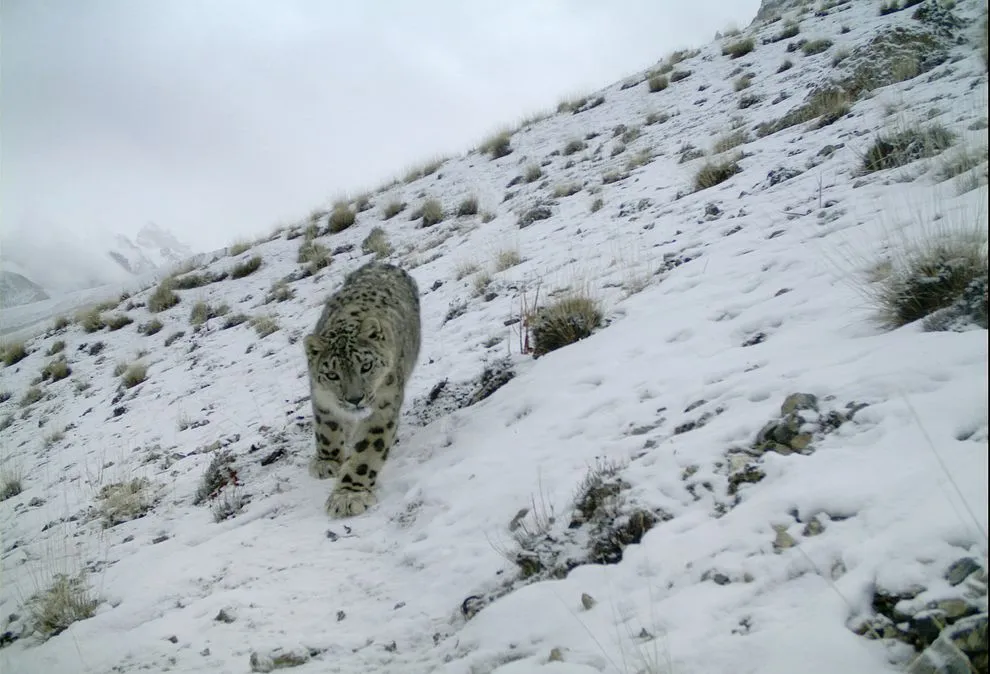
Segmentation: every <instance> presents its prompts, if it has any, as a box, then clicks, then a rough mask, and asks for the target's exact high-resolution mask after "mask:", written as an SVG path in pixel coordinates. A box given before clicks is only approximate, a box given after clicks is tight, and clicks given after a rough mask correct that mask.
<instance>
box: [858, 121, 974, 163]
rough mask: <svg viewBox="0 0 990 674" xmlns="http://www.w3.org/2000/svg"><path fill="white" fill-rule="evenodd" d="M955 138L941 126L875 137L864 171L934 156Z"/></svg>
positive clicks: (867, 153)
mask: <svg viewBox="0 0 990 674" xmlns="http://www.w3.org/2000/svg"><path fill="white" fill-rule="evenodd" d="M954 140H955V135H954V134H953V133H952V132H951V131H949V130H948V129H946V128H945V127H944V126H941V125H940V124H932V125H930V126H928V127H925V128H922V127H910V128H907V129H905V130H903V131H900V132H896V133H890V134H884V135H881V136H880V137H878V138H877V139H876V140H875V141H874V143H873V145H872V146H871V147H870V149H869V150H867V152H866V156H865V157H864V158H863V172H864V173H872V172H873V171H882V170H884V169H891V168H897V167H899V166H904V165H905V164H909V163H911V162H913V161H917V160H918V159H925V158H927V157H934V156H935V155H937V154H938V153H940V152H942V151H943V150H946V149H948V148H949V147H950V146H951V145H952V142H953V141H954Z"/></svg>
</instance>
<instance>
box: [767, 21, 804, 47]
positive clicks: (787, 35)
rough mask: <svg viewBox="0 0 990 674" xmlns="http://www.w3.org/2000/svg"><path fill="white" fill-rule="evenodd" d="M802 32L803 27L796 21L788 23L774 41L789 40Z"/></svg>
mask: <svg viewBox="0 0 990 674" xmlns="http://www.w3.org/2000/svg"><path fill="white" fill-rule="evenodd" d="M800 32H801V25H800V24H799V23H797V22H795V21H788V22H787V23H785V24H784V27H783V28H781V29H780V32H779V33H777V34H776V35H775V36H774V38H773V41H774V42H780V41H781V40H789V39H791V38H792V37H795V36H796V35H797V34H798V33H800Z"/></svg>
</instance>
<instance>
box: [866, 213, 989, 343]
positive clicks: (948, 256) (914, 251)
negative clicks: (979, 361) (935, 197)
mask: <svg viewBox="0 0 990 674" xmlns="http://www.w3.org/2000/svg"><path fill="white" fill-rule="evenodd" d="M986 246H987V234H986V230H985V229H982V228H981V227H980V226H979V225H977V226H975V227H971V228H966V229H964V228H956V229H952V230H943V231H937V232H934V233H928V234H926V235H925V236H924V237H923V238H922V239H920V240H918V241H911V242H903V243H901V244H900V245H899V246H898V247H897V248H896V249H895V253H894V255H893V256H892V258H891V259H889V260H887V261H886V264H884V265H881V266H880V269H879V270H877V272H878V273H875V275H874V278H875V279H876V281H875V282H874V283H873V284H871V285H869V286H868V287H867V288H866V289H865V292H866V294H867V296H868V297H869V298H870V300H871V301H872V303H873V306H874V308H875V311H876V315H877V317H878V319H879V320H880V322H881V323H882V324H884V325H885V326H887V327H890V328H896V327H900V326H902V325H907V324H908V323H913V322H914V321H917V320H919V319H922V318H925V317H932V318H935V317H936V315H937V313H938V312H940V310H941V311H943V312H945V310H949V309H950V308H955V311H949V312H948V313H949V314H952V315H951V316H942V317H941V320H934V321H933V322H932V324H931V326H929V329H946V328H944V327H938V324H939V323H947V324H948V323H951V321H950V320H948V319H958V318H963V319H968V322H972V323H975V324H976V325H979V326H980V327H982V328H984V329H986V327H987V247H986ZM960 301H962V302H960ZM960 304H962V305H963V306H955V307H954V305H960Z"/></svg>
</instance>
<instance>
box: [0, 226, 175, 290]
mask: <svg viewBox="0 0 990 674" xmlns="http://www.w3.org/2000/svg"><path fill="white" fill-rule="evenodd" d="M192 253H193V250H192V248H191V247H190V246H189V245H187V244H185V243H183V242H181V241H179V240H178V239H177V238H176V237H175V235H174V234H172V233H171V232H170V231H168V230H167V229H164V228H162V227H160V226H158V225H156V224H154V223H148V224H146V225H144V226H143V227H141V229H139V230H138V231H137V233H136V234H134V235H132V236H127V235H124V234H104V233H98V234H93V235H83V234H81V233H76V232H72V231H69V230H68V229H67V228H65V227H63V228H61V229H56V228H52V227H50V226H46V227H44V228H36V229H31V228H23V229H21V230H17V231H14V232H10V233H6V236H5V237H4V238H3V240H2V242H0V268H2V270H3V272H4V279H5V282H4V285H3V286H2V288H3V291H0V304H2V305H3V306H14V305H16V304H23V303H25V302H31V301H36V300H37V299H44V298H43V297H40V295H38V294H37V293H35V294H32V293H27V292H20V291H18V292H16V293H15V292H13V291H12V292H10V293H8V292H6V290H7V289H8V287H10V288H15V287H16V288H18V289H23V288H25V287H27V284H31V285H33V286H37V287H38V289H40V290H41V291H43V292H44V293H45V294H47V295H59V294H64V293H68V292H72V291H75V290H82V289H86V288H94V287H97V286H102V285H107V284H113V283H121V282H125V281H127V280H129V279H131V278H133V277H134V276H138V275H142V274H147V273H149V272H154V271H155V270H157V269H165V268H167V267H169V266H171V265H174V264H177V263H179V262H181V261H182V260H183V259H185V258H187V257H189V256H190V255H192ZM11 275H13V276H11ZM14 276H16V277H18V278H17V279H14ZM8 277H9V278H8ZM8 280H9V281H10V283H7V281H8ZM31 298H34V299H31Z"/></svg>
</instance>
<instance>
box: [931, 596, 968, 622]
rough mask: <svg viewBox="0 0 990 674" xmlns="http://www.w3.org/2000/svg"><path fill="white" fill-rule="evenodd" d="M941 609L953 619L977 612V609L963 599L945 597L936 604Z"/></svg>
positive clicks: (947, 616)
mask: <svg viewBox="0 0 990 674" xmlns="http://www.w3.org/2000/svg"><path fill="white" fill-rule="evenodd" d="M936 607H937V608H938V610H939V611H941V612H942V613H944V614H945V617H946V618H949V619H950V620H953V619H954V618H961V617H963V616H967V615H973V614H974V613H977V612H978V611H977V609H975V608H973V607H972V606H970V605H969V604H968V603H966V601H964V600H962V599H943V600H942V601H940V602H938V603H937V604H936Z"/></svg>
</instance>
